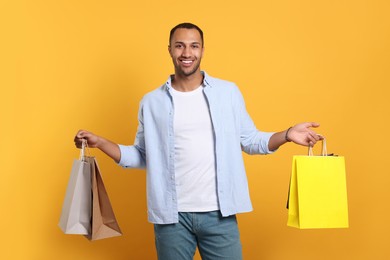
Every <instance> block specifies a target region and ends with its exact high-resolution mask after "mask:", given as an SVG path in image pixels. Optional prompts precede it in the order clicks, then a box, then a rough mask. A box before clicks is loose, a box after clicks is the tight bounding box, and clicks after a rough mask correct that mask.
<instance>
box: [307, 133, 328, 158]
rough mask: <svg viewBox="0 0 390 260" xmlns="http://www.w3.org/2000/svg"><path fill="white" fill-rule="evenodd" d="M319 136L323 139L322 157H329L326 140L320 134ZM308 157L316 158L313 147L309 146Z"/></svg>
mask: <svg viewBox="0 0 390 260" xmlns="http://www.w3.org/2000/svg"><path fill="white" fill-rule="evenodd" d="M318 136H320V137H322V139H321V141H322V152H321V156H327V155H328V151H327V149H326V139H325V137H323V136H322V135H320V134H318ZM308 155H309V156H314V154H313V146H312V145H310V144H309V151H308Z"/></svg>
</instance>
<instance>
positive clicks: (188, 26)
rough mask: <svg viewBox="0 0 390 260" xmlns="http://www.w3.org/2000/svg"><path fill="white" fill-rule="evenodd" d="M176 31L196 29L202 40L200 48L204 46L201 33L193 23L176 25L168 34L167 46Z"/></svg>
mask: <svg viewBox="0 0 390 260" xmlns="http://www.w3.org/2000/svg"><path fill="white" fill-rule="evenodd" d="M177 29H196V30H197V31H198V32H199V34H200V38H201V40H202V46H204V40H203V31H202V30H201V29H200V28H199V27H198V26H197V25H195V24H193V23H181V24H178V25H176V26H175V27H173V28H172V30H171V32H170V34H169V44H171V40H172V36H173V34H174V33H175V31H176V30H177Z"/></svg>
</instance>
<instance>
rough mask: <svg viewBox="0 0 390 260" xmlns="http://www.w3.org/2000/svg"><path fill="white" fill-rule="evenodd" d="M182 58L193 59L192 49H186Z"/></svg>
mask: <svg viewBox="0 0 390 260" xmlns="http://www.w3.org/2000/svg"><path fill="white" fill-rule="evenodd" d="M181 56H183V57H186V58H187V57H191V49H190V48H188V47H186V48H184V49H183V52H182V54H181Z"/></svg>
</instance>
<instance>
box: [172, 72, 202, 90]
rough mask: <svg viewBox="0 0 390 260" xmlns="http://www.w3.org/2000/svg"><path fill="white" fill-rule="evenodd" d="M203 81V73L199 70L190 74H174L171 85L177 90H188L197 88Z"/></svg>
mask: <svg viewBox="0 0 390 260" xmlns="http://www.w3.org/2000/svg"><path fill="white" fill-rule="evenodd" d="M202 82H203V74H202V73H201V72H200V71H199V72H196V73H194V74H192V75H190V76H183V75H178V74H175V75H174V76H173V79H172V86H173V88H174V89H176V90H177V91H182V92H188V91H193V90H195V89H197V88H198V87H199V86H200V85H201V84H202Z"/></svg>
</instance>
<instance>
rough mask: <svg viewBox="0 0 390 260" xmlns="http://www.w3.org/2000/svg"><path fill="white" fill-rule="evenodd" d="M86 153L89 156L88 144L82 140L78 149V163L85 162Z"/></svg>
mask: <svg viewBox="0 0 390 260" xmlns="http://www.w3.org/2000/svg"><path fill="white" fill-rule="evenodd" d="M86 153H88V154H90V152H89V148H88V142H87V140H85V139H82V141H81V149H80V161H85V154H86Z"/></svg>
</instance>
